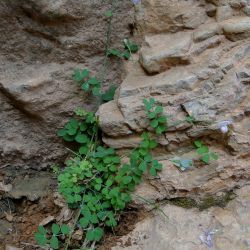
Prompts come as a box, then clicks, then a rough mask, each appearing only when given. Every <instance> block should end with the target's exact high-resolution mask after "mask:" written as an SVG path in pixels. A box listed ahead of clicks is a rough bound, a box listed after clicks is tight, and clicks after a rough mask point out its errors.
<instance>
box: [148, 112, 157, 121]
mask: <svg viewBox="0 0 250 250" xmlns="http://www.w3.org/2000/svg"><path fill="white" fill-rule="evenodd" d="M147 116H148V118H149V119H154V118H155V117H156V116H157V114H156V113H154V112H150V111H148V112H147Z"/></svg>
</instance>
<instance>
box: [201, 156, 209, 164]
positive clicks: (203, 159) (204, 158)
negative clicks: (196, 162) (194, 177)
mask: <svg viewBox="0 0 250 250" xmlns="http://www.w3.org/2000/svg"><path fill="white" fill-rule="evenodd" d="M201 160H202V161H203V162H204V163H206V164H208V163H209V161H210V156H209V154H205V155H203V156H202V157H201Z"/></svg>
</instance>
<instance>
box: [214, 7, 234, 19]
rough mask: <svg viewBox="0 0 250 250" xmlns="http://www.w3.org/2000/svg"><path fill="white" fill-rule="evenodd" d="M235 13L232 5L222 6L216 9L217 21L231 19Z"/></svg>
mask: <svg viewBox="0 0 250 250" xmlns="http://www.w3.org/2000/svg"><path fill="white" fill-rule="evenodd" d="M232 15H233V10H232V8H231V7H230V6H228V5H226V6H220V7H218V8H217V11H216V20H217V22H221V21H224V20H227V19H230V18H231V17H232Z"/></svg>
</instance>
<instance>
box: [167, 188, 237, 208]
mask: <svg viewBox="0 0 250 250" xmlns="http://www.w3.org/2000/svg"><path fill="white" fill-rule="evenodd" d="M234 198H235V195H234V193H233V191H230V192H228V193H225V194H224V195H222V196H220V197H216V196H206V197H204V198H203V199H202V200H200V201H198V202H197V201H195V200H194V199H191V198H187V197H182V198H173V199H170V200H169V201H168V203H169V204H172V205H175V206H178V207H183V208H186V209H189V208H194V207H196V208H199V210H201V211H202V210H204V209H208V208H210V207H214V206H217V207H225V206H226V205H227V204H228V202H229V201H231V200H233V199H234Z"/></svg>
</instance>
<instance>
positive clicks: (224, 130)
mask: <svg viewBox="0 0 250 250" xmlns="http://www.w3.org/2000/svg"><path fill="white" fill-rule="evenodd" d="M230 124H232V122H231V121H221V122H219V123H218V127H219V129H220V131H221V133H223V134H226V133H227V132H228V125H230Z"/></svg>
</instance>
